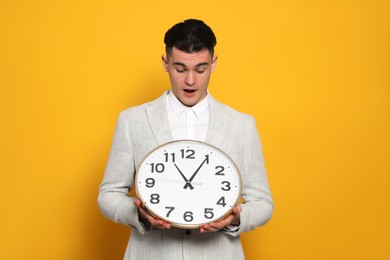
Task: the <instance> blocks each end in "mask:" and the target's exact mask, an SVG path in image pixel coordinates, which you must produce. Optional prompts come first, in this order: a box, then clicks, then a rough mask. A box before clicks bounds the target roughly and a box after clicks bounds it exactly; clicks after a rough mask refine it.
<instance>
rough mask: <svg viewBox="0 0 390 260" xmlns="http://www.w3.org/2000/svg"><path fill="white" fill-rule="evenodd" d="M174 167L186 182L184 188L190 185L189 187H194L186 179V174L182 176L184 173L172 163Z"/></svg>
mask: <svg viewBox="0 0 390 260" xmlns="http://www.w3.org/2000/svg"><path fill="white" fill-rule="evenodd" d="M174 165H175V167H176V169H177V170H178V171H179V173H180V175H181V177H182V178H183V179H184V181H185V182H186V185H185V186H184V189H186V188H187V186H188V187H190V189H191V190H192V189H194V186H192V184H191V183H190V182H189V181H188V180H187V178H186V176H184V174H183V173H182V172H181V170H180V169H179V167H177V165H176V163H174Z"/></svg>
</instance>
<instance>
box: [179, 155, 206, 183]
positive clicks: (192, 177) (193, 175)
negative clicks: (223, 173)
mask: <svg viewBox="0 0 390 260" xmlns="http://www.w3.org/2000/svg"><path fill="white" fill-rule="evenodd" d="M206 161H207V163H208V162H209V156H208V155H206V158H205V159H204V160H203V162H202V163H201V164H200V166H199V167H198V169H196V171H195V172H194V174H192V176H191V178H190V180H189V181H188V182H187V183H186V185H184V189H187V186H188V187H190V189H191V190H192V189H193V188H194V187H192V185H191V182H192V180H193V179H194V178H195V176H196V174H197V173H198V172H199V170H200V168H202V166H203V164H204V163H205V162H206ZM191 187H192V188H191Z"/></svg>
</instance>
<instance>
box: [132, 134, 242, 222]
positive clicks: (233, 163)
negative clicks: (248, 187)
mask: <svg viewBox="0 0 390 260" xmlns="http://www.w3.org/2000/svg"><path fill="white" fill-rule="evenodd" d="M182 142H183V143H184V142H192V143H198V144H201V145H206V146H210V147H211V148H213V149H215V150H217V151H218V152H220V153H221V154H223V155H224V156H225V157H226V158H227V159H228V160H229V161H230V162H231V163H232V165H233V167H234V168H235V169H236V173H237V175H238V176H237V177H238V180H239V184H240V187H239V189H238V196H237V199H236V201H235V203H234V204H233V206H232V207H231V208H230V209H229V210H228V211H227V212H226V213H225V214H223V215H222V216H221V217H219V218H217V219H215V220H213V221H206V222H203V223H200V224H184V223H177V222H172V221H170V220H168V219H167V218H165V217H162V216H160V215H158V214H157V213H155V212H154V211H152V210H151V209H150V208H149V207H148V206H147V205H146V204H144V203H143V200H142V199H141V196H140V194H139V191H138V172H139V170H140V168H141V166H142V164H143V163H144V162H145V160H146V159H147V158H148V157H149V155H151V154H152V153H153V152H155V151H157V150H158V149H160V148H161V147H163V146H166V145H170V144H172V143H182ZM134 188H135V193H136V197H137V198H138V199H139V200H140V201H141V205H142V207H143V208H144V209H146V210H147V211H148V213H149V214H150V215H151V216H153V217H157V218H159V219H161V220H164V221H166V222H168V223H169V224H171V226H173V227H177V228H182V229H196V228H199V227H200V226H202V225H204V224H208V223H212V222H217V221H220V220H223V219H225V218H227V217H228V216H229V215H230V214H231V213H232V211H233V208H234V207H235V206H237V205H239V204H240V200H241V193H242V179H241V172H240V170H239V168H238V166H237V164H236V163H235V162H234V160H233V159H232V158H231V157H230V156H229V155H228V154H227V153H226V152H224V151H222V150H221V149H220V148H218V147H216V146H215V145H212V144H209V143H206V142H203V141H199V140H190V139H180V140H173V141H169V142H166V143H163V144H160V145H158V146H156V147H155V148H153V149H152V150H150V151H149V152H148V153H147V154H145V156H144V157H143V158H142V160H141V161H140V162H139V164H138V165H137V167H136V173H135V178H134Z"/></svg>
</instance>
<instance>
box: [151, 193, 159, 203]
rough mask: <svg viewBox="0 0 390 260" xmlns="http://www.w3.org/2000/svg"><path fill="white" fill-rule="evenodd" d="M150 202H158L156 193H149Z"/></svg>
mask: <svg viewBox="0 0 390 260" xmlns="http://www.w3.org/2000/svg"><path fill="white" fill-rule="evenodd" d="M150 203H152V204H158V203H160V195H159V194H157V193H153V194H150Z"/></svg>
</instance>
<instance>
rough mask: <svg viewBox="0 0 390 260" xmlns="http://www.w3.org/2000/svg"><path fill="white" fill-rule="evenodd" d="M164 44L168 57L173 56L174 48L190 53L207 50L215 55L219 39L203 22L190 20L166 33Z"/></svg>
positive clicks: (176, 25)
mask: <svg viewBox="0 0 390 260" xmlns="http://www.w3.org/2000/svg"><path fill="white" fill-rule="evenodd" d="M164 43H165V50H166V52H167V55H170V54H171V52H172V48H173V47H176V48H177V49H179V50H181V51H185V52H188V53H193V52H197V51H201V50H203V49H207V50H209V51H210V53H211V55H213V54H214V46H215V45H216V44H217V39H216V38H215V35H214V33H213V31H212V30H211V28H210V27H209V26H208V25H207V24H205V23H204V22H203V21H201V20H196V19H188V20H185V21H184V22H181V23H178V24H175V25H174V26H173V27H172V28H171V29H169V30H168V31H167V32H166V33H165V38H164Z"/></svg>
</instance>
